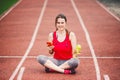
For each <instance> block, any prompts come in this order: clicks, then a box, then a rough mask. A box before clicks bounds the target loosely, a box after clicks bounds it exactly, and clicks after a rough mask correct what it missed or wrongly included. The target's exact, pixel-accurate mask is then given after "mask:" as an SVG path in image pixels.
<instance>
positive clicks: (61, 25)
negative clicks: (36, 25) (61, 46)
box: [56, 18, 66, 31]
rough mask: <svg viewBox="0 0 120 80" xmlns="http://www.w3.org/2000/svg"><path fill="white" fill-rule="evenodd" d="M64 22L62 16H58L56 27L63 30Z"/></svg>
mask: <svg viewBox="0 0 120 80" xmlns="http://www.w3.org/2000/svg"><path fill="white" fill-rule="evenodd" d="M65 26H66V22H65V19H64V18H58V20H57V24H56V27H57V29H58V30H60V31H62V30H65Z"/></svg>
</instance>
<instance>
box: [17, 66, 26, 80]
mask: <svg viewBox="0 0 120 80" xmlns="http://www.w3.org/2000/svg"><path fill="white" fill-rule="evenodd" d="M24 71H25V67H22V68H21V69H20V72H19V74H18V77H17V80H22V76H23V73H24Z"/></svg>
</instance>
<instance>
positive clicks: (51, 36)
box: [48, 33, 54, 54]
mask: <svg viewBox="0 0 120 80" xmlns="http://www.w3.org/2000/svg"><path fill="white" fill-rule="evenodd" d="M52 41H53V33H50V34H49V36H48V42H51V43H52ZM53 48H54V46H48V50H49V53H50V54H53Z"/></svg>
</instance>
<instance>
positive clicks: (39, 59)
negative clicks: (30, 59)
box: [37, 55, 47, 65]
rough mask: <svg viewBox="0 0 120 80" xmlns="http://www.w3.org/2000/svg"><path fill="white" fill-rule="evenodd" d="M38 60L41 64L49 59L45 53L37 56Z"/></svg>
mask: <svg viewBox="0 0 120 80" xmlns="http://www.w3.org/2000/svg"><path fill="white" fill-rule="evenodd" d="M37 61H38V62H39V63H40V64H42V65H44V64H45V62H46V61H47V57H46V56H44V55H39V56H38V57H37Z"/></svg>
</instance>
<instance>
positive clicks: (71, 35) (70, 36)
mask: <svg viewBox="0 0 120 80" xmlns="http://www.w3.org/2000/svg"><path fill="white" fill-rule="evenodd" d="M75 37H76V36H75V33H74V32H70V34H69V38H70V40H71V39H72V38H75Z"/></svg>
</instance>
